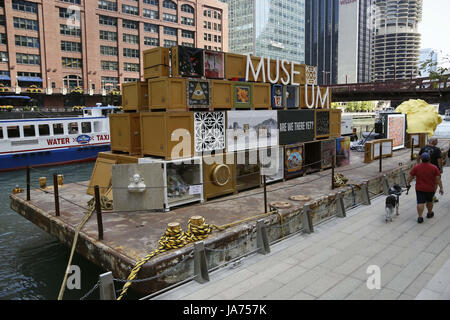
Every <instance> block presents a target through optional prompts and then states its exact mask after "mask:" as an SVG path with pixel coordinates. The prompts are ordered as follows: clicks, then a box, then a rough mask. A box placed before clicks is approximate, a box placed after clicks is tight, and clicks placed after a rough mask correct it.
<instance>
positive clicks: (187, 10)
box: [181, 4, 194, 13]
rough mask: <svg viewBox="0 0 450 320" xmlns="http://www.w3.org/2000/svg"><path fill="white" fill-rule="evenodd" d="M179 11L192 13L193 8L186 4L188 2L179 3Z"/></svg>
mask: <svg viewBox="0 0 450 320" xmlns="http://www.w3.org/2000/svg"><path fill="white" fill-rule="evenodd" d="M181 11H183V12H187V13H194V8H193V7H191V6H190V5H188V4H182V5H181Z"/></svg>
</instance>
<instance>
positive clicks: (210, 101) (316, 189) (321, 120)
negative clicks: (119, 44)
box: [11, 46, 412, 293]
mask: <svg viewBox="0 0 450 320" xmlns="http://www.w3.org/2000/svg"><path fill="white" fill-rule="evenodd" d="M143 57H144V68H145V72H144V77H145V81H144V82H138V83H129V84H124V85H123V87H122V92H123V109H124V113H122V114H113V115H111V116H110V131H111V152H102V153H99V155H98V158H97V161H96V164H95V167H94V170H93V173H92V176H91V179H90V181H89V183H88V184H82V183H75V184H67V185H64V186H60V187H59V196H60V197H61V200H54V199H57V197H55V198H53V197H54V193H57V189H56V188H55V190H54V192H52V188H51V187H50V188H47V189H34V190H31V191H30V193H29V196H28V195H27V196H25V195H24V194H16V195H11V207H12V208H13V210H15V211H16V212H18V213H19V214H21V215H23V216H24V217H25V218H27V219H29V220H30V221H32V222H33V223H35V224H37V225H38V226H40V227H41V228H42V229H44V230H46V231H47V232H49V233H51V234H53V235H55V236H56V237H58V238H59V239H60V240H61V241H63V242H65V243H67V244H69V245H70V244H72V239H73V236H74V233H75V229H76V226H77V224H78V223H79V222H80V221H81V219H82V218H83V216H84V214H85V209H86V205H84V206H83V204H86V203H87V202H88V201H89V200H90V199H92V196H93V195H94V194H95V193H94V192H95V189H96V188H95V186H99V188H98V189H97V190H99V193H100V194H101V196H102V202H103V201H106V202H107V201H108V200H112V205H113V211H104V212H103V214H102V219H103V222H102V223H101V224H100V223H96V222H95V221H94V220H95V219H91V220H90V221H88V223H87V224H86V226H85V227H84V229H83V230H82V231H81V233H80V236H79V242H78V246H77V251H78V252H79V253H80V254H82V255H84V256H85V257H87V258H88V259H89V260H91V261H92V262H94V263H96V264H98V265H99V266H101V267H102V268H104V269H105V270H111V271H112V272H113V275H114V277H116V278H120V279H126V278H127V277H128V276H129V274H130V271H131V270H132V268H133V266H134V265H136V263H137V262H138V261H140V260H141V259H142V257H144V256H146V255H147V254H148V253H149V252H152V251H153V250H154V249H156V248H158V246H159V244H158V241H159V240H160V238H161V235H162V234H164V232H165V230H166V227H167V225H168V224H170V223H171V222H177V223H179V224H180V225H181V227H182V228H183V229H184V230H186V223H187V222H188V220H189V219H190V218H191V217H193V216H199V215H200V216H202V217H204V218H205V219H206V223H213V224H214V225H218V226H221V227H220V228H219V230H221V231H213V232H211V230H209V232H208V234H207V235H208V237H207V238H206V239H204V244H205V247H209V251H208V254H207V262H208V266H209V267H210V268H214V267H217V266H220V265H223V263H225V262H229V261H231V260H233V259H235V258H237V257H240V256H242V255H245V254H248V253H249V252H252V251H255V250H254V248H255V247H256V243H257V240H256V238H257V237H256V236H255V234H254V233H253V231H254V230H255V225H256V221H257V220H258V219H262V220H263V221H264V223H265V224H266V225H267V226H275V227H277V228H273V229H270V231H268V238H269V241H273V240H276V239H280V238H283V237H284V236H286V235H289V234H291V233H293V232H295V231H296V230H298V229H301V228H304V230H306V231H309V232H311V231H312V230H313V226H314V225H315V224H317V223H319V222H321V221H323V220H326V219H328V218H329V217H331V216H333V215H335V214H336V212H340V215H341V216H342V215H344V216H345V208H348V207H352V206H354V205H355V204H357V203H365V204H368V203H370V196H369V194H370V193H372V194H380V193H381V192H382V191H383V186H386V185H387V184H388V183H390V182H393V181H395V182H400V181H403V180H404V179H403V177H404V173H405V172H407V171H408V170H409V169H410V168H411V166H412V163H411V162H410V161H409V160H410V158H409V154H408V152H402V151H401V154H400V157H402V162H403V163H404V164H403V166H402V167H400V168H399V166H398V162H395V161H397V160H398V159H394V161H390V162H389V161H386V164H385V167H384V169H385V171H384V174H383V173H379V172H378V170H376V172H375V173H374V174H371V173H370V172H369V171H370V168H372V167H373V168H375V169H377V164H376V163H371V164H364V165H363V166H361V165H359V166H355V165H354V164H350V140H349V139H350V138H348V137H341V136H340V127H341V126H340V122H341V121H340V117H341V112H340V110H333V109H330V105H331V92H329V91H328V89H325V88H319V87H317V86H315V83H316V74H317V71H316V69H315V68H314V67H309V66H306V65H300V64H295V63H287V62H285V61H282V62H281V63H280V62H279V61H270V60H268V59H263V58H256V57H250V56H243V55H236V54H230V53H221V52H211V51H207V50H202V49H194V48H186V47H180V46H178V47H174V48H172V49H171V50H169V49H167V48H155V49H151V50H147V51H145V52H144V55H143ZM245 80H247V81H245ZM267 80H270V82H273V83H266V81H267ZM260 129H263V130H260ZM405 129H406V128H400V129H399V130H397V131H396V132H397V133H398V132H401V131H402V130H403V131H405ZM177 130H180V131H179V132H177ZM268 132H270V134H268ZM400 136H401V135H400ZM388 138H389V137H388ZM397 138H398V137H397ZM404 139H405V135H403V143H404ZM261 145H263V146H264V148H258V147H260V146H261ZM382 145H383V147H382V149H380V152H382V154H383V156H392V149H393V145H394V140H387V141H383V143H382ZM369 156H370V157H371V160H373V158H376V155H375V152H373V154H370V155H369ZM355 158H356V159H357V160H360V161H358V162H359V163H362V159H359V158H360V157H359V155H358V154H356V157H355ZM251 159H253V160H251ZM255 159H256V160H255ZM268 159H270V163H271V165H268V161H267V160H268ZM242 160H244V161H242ZM368 162H370V161H368ZM274 164H275V165H274ZM267 167H269V168H270V169H273V168H275V169H276V170H268V169H267ZM335 167H336V168H343V167H348V168H346V169H345V170H346V174H348V175H349V176H350V177H351V178H352V179H353V180H354V181H355V182H354V183H353V184H352V185H351V186H347V187H343V188H339V189H337V190H333V189H334V185H333V188H331V187H329V186H328V187H327V185H328V183H326V181H327V180H324V178H326V177H328V176H330V175H329V174H328V173H326V172H325V171H323V170H324V169H328V168H333V169H334V168H335ZM341 170H342V169H341ZM380 171H381V170H380ZM306 174H308V176H305V175H306ZM332 176H333V177H334V175H332ZM330 180H331V179H330ZM332 181H334V179H333V180H332ZM264 182H277V183H273V184H270V185H268V186H266V184H265V183H264ZM330 185H331V184H330ZM56 186H57V184H56V183H55V187H56ZM261 186H264V189H266V187H267V193H268V194H269V195H270V199H272V200H277V201H275V202H273V203H270V204H269V210H266V206H265V200H266V197H265V196H263V194H264V195H265V194H266V192H261V189H259V188H260V187H261ZM299 190H301V191H299ZM238 193H239V194H238ZM299 193H303V195H301V196H300V197H299ZM219 197H221V198H219ZM30 198H31V199H30ZM214 198H216V199H215V200H214ZM27 199H28V200H27ZM58 201H61V206H60V205H59V202H58ZM60 208H61V209H60ZM267 211H269V212H267ZM264 212H265V213H264ZM298 218H300V219H298ZM98 221H102V220H101V219H100V220H98ZM100 225H102V227H100ZM188 227H189V226H188ZM100 229H101V230H100ZM100 231H101V232H100ZM100 234H101V236H100ZM199 238H201V239H203V238H204V237H199ZM175 248H177V250H169V251H168V252H165V253H162V254H159V255H157V256H155V257H154V258H152V259H151V260H150V261H148V262H147V263H146V264H144V265H143V266H142V269H141V270H140V271H139V273H138V275H137V278H139V279H143V278H149V277H153V280H152V281H146V282H141V283H137V284H134V285H133V286H134V287H135V288H136V289H137V290H140V291H142V292H144V293H153V292H156V291H158V290H160V289H163V288H166V287H168V286H170V285H172V284H175V283H179V282H180V281H183V280H185V279H189V278H192V275H193V270H194V263H193V261H192V259H189V257H190V253H191V252H192V249H193V246H192V244H186V245H184V246H180V247H175ZM227 248H229V249H227ZM181 262H183V263H181ZM169 269H170V270H174V271H173V272H171V273H168V274H162V272H165V271H167V270H169ZM158 275H160V276H158Z"/></svg>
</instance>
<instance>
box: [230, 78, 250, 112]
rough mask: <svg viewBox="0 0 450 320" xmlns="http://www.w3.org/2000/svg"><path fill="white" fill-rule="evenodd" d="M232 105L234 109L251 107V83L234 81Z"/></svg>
mask: <svg viewBox="0 0 450 320" xmlns="http://www.w3.org/2000/svg"><path fill="white" fill-rule="evenodd" d="M233 107H234V109H251V108H252V107H253V86H252V84H251V83H249V82H235V83H234V86H233Z"/></svg>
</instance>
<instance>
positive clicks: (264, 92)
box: [253, 82, 271, 110]
mask: <svg viewBox="0 0 450 320" xmlns="http://www.w3.org/2000/svg"><path fill="white" fill-rule="evenodd" d="M270 96H271V92H270V84H268V83H257V82H255V83H253V109H266V110H269V109H270V99H271V97H270Z"/></svg>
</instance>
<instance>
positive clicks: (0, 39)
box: [0, 33, 8, 44]
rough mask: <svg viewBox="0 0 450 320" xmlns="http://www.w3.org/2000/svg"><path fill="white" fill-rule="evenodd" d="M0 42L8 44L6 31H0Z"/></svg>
mask: <svg viewBox="0 0 450 320" xmlns="http://www.w3.org/2000/svg"><path fill="white" fill-rule="evenodd" d="M0 44H8V39H7V37H6V33H0Z"/></svg>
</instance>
